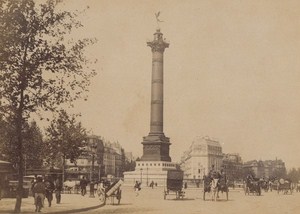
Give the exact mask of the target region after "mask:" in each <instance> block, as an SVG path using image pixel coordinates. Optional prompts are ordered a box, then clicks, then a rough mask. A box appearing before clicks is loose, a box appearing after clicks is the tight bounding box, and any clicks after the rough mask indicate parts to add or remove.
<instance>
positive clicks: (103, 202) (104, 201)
mask: <svg viewBox="0 0 300 214" xmlns="http://www.w3.org/2000/svg"><path fill="white" fill-rule="evenodd" d="M98 196H99V201H100V202H101V203H102V204H105V203H106V197H105V195H104V194H99V195H98Z"/></svg>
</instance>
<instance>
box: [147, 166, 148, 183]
mask: <svg viewBox="0 0 300 214" xmlns="http://www.w3.org/2000/svg"><path fill="white" fill-rule="evenodd" d="M147 186H148V167H147Z"/></svg>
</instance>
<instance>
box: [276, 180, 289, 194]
mask: <svg viewBox="0 0 300 214" xmlns="http://www.w3.org/2000/svg"><path fill="white" fill-rule="evenodd" d="M279 192H283V194H288V192H290V194H292V193H293V185H292V182H291V181H290V180H288V179H283V178H281V179H279V180H278V182H277V193H279Z"/></svg>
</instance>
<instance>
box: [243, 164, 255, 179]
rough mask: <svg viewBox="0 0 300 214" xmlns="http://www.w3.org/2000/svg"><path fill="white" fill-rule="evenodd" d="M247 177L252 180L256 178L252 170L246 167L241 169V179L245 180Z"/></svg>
mask: <svg viewBox="0 0 300 214" xmlns="http://www.w3.org/2000/svg"><path fill="white" fill-rule="evenodd" d="M248 175H251V176H252V177H253V178H255V177H256V175H255V173H254V170H253V169H251V168H248V167H243V169H242V177H243V179H244V180H245V179H246V177H247V176H248Z"/></svg>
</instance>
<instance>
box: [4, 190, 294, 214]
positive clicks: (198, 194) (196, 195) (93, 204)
mask: <svg viewBox="0 0 300 214" xmlns="http://www.w3.org/2000/svg"><path fill="white" fill-rule="evenodd" d="M163 190H164V189H163V187H157V188H154V189H152V188H149V187H145V188H142V190H141V191H140V193H139V195H138V196H136V193H135V192H134V190H133V187H130V186H124V187H123V188H122V192H123V194H122V199H121V201H120V204H119V205H117V204H115V205H112V204H111V201H107V204H106V205H102V204H100V203H99V200H98V199H97V198H90V197H89V195H86V196H84V197H83V196H81V195H79V194H63V195H62V203H61V204H53V206H52V207H45V208H44V209H43V211H42V212H43V213H95V214H96V213H105V214H110V213H120V214H127V213H132V214H140V213H146V214H148V213H149V214H162V213H163V214H182V213H186V214H196V213H207V214H213V213H219V212H221V213H226V214H240V213H247V214H248V213H257V214H282V213H286V214H294V213H298V211H299V209H300V204H299V200H300V193H297V192H294V193H293V194H292V195H290V194H289V195H284V194H283V193H279V194H278V193H277V191H273V192H263V193H262V195H261V196H255V195H245V194H244V191H243V189H242V188H235V189H234V190H233V189H230V191H229V200H228V201H226V199H225V197H224V195H222V193H220V197H219V199H218V200H217V201H212V200H211V199H209V198H208V199H207V200H206V201H203V197H202V196H203V195H202V194H203V190H202V188H187V189H185V197H184V199H178V200H176V199H175V196H174V195H169V196H168V197H167V198H166V200H164V199H163ZM3 203H5V204H3ZM23 203H24V205H23V206H24V207H23V212H24V213H32V212H33V209H34V205H33V198H32V197H30V198H27V199H24V201H23ZM13 204H14V203H13V199H2V201H0V213H11V212H10V211H11V209H12V207H13Z"/></svg>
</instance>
